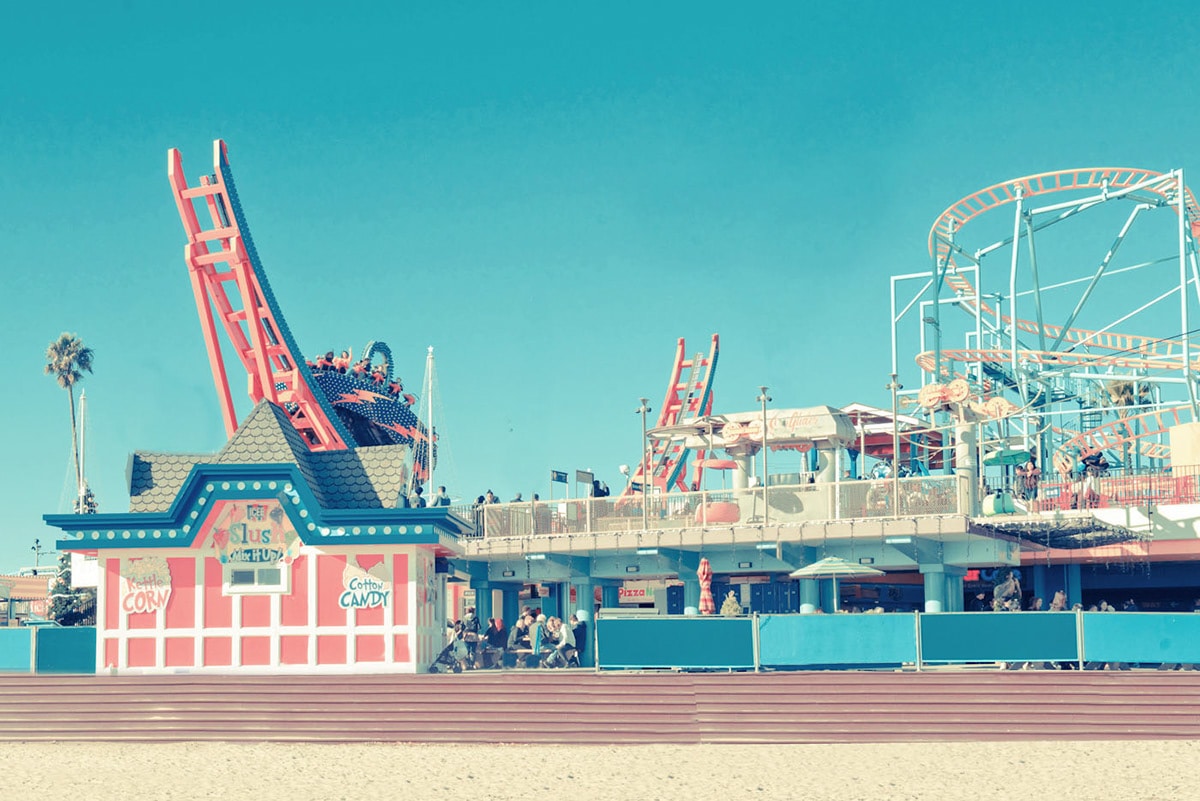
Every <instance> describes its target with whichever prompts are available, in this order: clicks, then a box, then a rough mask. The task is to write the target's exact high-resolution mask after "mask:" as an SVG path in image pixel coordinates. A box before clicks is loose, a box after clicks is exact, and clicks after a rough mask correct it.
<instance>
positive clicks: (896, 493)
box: [884, 373, 904, 517]
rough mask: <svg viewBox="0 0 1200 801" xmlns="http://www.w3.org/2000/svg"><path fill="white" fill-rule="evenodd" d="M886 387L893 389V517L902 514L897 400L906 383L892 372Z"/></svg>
mask: <svg viewBox="0 0 1200 801" xmlns="http://www.w3.org/2000/svg"><path fill="white" fill-rule="evenodd" d="M884 389H890V390H891V391H892V517H899V516H900V420H899V418H898V414H899V412H898V409H897V402H896V392H897V391H899V390H901V389H904V385H903V384H900V383H898V382H897V381H896V374H895V373H892V380H891V381H890V382H889V383H888V385H887V386H886V387H884Z"/></svg>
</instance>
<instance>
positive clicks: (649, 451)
mask: <svg viewBox="0 0 1200 801" xmlns="http://www.w3.org/2000/svg"><path fill="white" fill-rule="evenodd" d="M719 345H720V338H719V336H718V335H717V334H713V335H712V344H711V347H710V349H709V353H708V356H707V357H705V356H704V355H703V354H702V353H697V354H696V355H695V356H694V357H692V358H691V359H688V358H686V350H685V344H684V339H683V338H682V337H680V339H679V341H678V342H677V343H676V346H675V363H674V366H673V367H672V368H671V379H670V381H669V382H668V383H667V392H666V395H665V396H664V398H663V402H662V406H660V407H659V414H658V423H657V424H656V426H655V427H656V428H661V427H664V426H675V425H679V424H681V423H686V422H687V421H689V420H695V419H696V418H698V417H703V416H705V415H708V414H711V413H712V402H713V395H712V385H713V378H714V376H715V375H716V369H717V357H718V355H719V353H720V347H719ZM684 370H687V371H688V372H687V375H686V377H685V376H684ZM687 459H688V449H687V448H685V447H684V444H683V438H682V437H680V438H678V439H652V440H650V444H649V445H648V446H647V448H646V452H645V453H644V454H643V456H642V459H641V461H639V462H638V465H637V469H636V470H635V471H634V472H633V478H632V481H631V482H630V483H629V484H627V485H626V487H625V489H624V491H622V493H621V495H620V498H627V497H628V496H630V495H633V494H640V492H641V490H640V489H639V490H635V489H634V487H635V486H637V487H647V486H652V487H658V489H659V490H660V491H662V492H668V491H670V489H671V487H672V486H676V487H678V488H679V489H681V490H686V489H687V485H686V481H685V480H684V468H685V467H686V465H687ZM647 474H648V475H647Z"/></svg>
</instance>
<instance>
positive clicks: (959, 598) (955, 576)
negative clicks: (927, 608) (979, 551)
mask: <svg viewBox="0 0 1200 801" xmlns="http://www.w3.org/2000/svg"><path fill="white" fill-rule="evenodd" d="M966 574H967V569H966V568H965V567H958V566H956V565H946V566H945V568H944V570H943V575H945V577H946V581H945V587H946V590H945V592H946V600H945V604H944V608H943V610H942V611H945V612H961V611H963V576H965V575H966Z"/></svg>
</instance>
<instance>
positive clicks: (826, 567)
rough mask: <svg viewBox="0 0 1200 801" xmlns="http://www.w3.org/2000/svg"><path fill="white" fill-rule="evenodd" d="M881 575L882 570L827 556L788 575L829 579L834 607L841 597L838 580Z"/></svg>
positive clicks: (838, 603) (838, 557)
mask: <svg viewBox="0 0 1200 801" xmlns="http://www.w3.org/2000/svg"><path fill="white" fill-rule="evenodd" d="M883 574H884V571H882V570H879V569H877V568H874V567H869V566H867V565H856V564H855V563H853V562H848V561H846V560H845V559H843V558H841V557H840V556H827V557H825V558H824V559H821V560H820V561H817V562H813V563H812V564H811V565H805V566H804V567H801V568H799V569H797V570H793V571H792V572H791V573H790V574H789V575H790V576H791V577H792V578H802V579H825V578H827V579H831V580H832V581H833V601H834V605H835V606H838V605H840V603H841V596H840V595H839V594H838V579H842V578H861V577H863V576H882V575H883Z"/></svg>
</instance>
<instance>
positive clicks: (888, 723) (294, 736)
mask: <svg viewBox="0 0 1200 801" xmlns="http://www.w3.org/2000/svg"><path fill="white" fill-rule="evenodd" d="M1117 739H1196V740H1200V673H1191V672H1171V673H1167V672H1156V671H1140V670H1139V671H1128V672H1105V671H1083V672H1079V671H1012V672H1008V671H980V670H971V671H967V670H955V671H946V670H939V671H931V672H921V673H912V672H907V673H901V672H856V671H821V672H795V673H732V674H726V673H721V674H711V673H709V674H704V673H698V674H677V673H647V674H625V673H622V674H612V673H605V674H596V673H590V672H570V671H542V670H539V671H537V672H536V673H529V672H526V671H506V672H491V671H488V672H484V671H480V672H476V673H466V674H462V675H452V674H451V675H417V676H412V675H397V676H284V675H276V676H216V675H211V676H209V675H206V676H171V677H159V678H149V677H109V676H0V742H18V741H26V742H31V741H94V742H184V741H208V742H237V741H243V742H251V741H275V742H309V743H344V742H381V741H382V742H449V743H563V744H614V743H849V742H926V741H928V742H933V741H938V742H945V741H956V740H957V741H987V740H992V741H995V740H1117Z"/></svg>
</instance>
